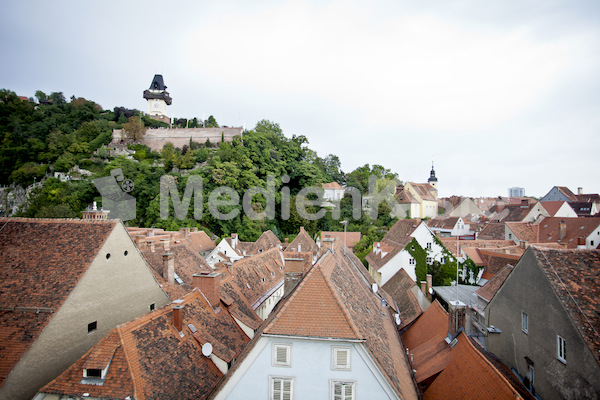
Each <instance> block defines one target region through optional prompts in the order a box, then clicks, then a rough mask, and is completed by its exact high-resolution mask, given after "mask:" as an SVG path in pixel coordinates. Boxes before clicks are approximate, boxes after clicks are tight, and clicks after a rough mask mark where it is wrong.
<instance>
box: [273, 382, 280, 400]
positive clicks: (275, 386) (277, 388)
mask: <svg viewBox="0 0 600 400" xmlns="http://www.w3.org/2000/svg"><path fill="white" fill-rule="evenodd" d="M273 399H274V400H279V399H281V379H273Z"/></svg>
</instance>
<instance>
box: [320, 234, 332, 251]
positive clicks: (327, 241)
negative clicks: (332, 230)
mask: <svg viewBox="0 0 600 400" xmlns="http://www.w3.org/2000/svg"><path fill="white" fill-rule="evenodd" d="M334 244H335V238H331V237H326V238H322V239H321V249H323V251H325V250H327V249H331V250H333V248H334Z"/></svg>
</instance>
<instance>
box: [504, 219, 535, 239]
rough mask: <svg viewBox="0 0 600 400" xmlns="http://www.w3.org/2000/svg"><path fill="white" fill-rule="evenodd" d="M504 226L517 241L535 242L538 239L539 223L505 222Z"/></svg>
mask: <svg viewBox="0 0 600 400" xmlns="http://www.w3.org/2000/svg"><path fill="white" fill-rule="evenodd" d="M506 227H507V228H508V229H510V231H511V232H512V233H513V235H515V238H516V239H517V240H519V241H525V242H529V243H537V242H538V241H539V237H538V236H539V225H536V224H532V223H531V222H506Z"/></svg>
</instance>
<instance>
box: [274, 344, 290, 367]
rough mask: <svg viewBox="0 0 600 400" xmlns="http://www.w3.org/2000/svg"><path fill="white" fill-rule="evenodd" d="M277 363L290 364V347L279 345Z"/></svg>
mask: <svg viewBox="0 0 600 400" xmlns="http://www.w3.org/2000/svg"><path fill="white" fill-rule="evenodd" d="M276 349H277V355H276V357H277V358H276V359H277V364H288V349H287V347H283V346H277V347H276Z"/></svg>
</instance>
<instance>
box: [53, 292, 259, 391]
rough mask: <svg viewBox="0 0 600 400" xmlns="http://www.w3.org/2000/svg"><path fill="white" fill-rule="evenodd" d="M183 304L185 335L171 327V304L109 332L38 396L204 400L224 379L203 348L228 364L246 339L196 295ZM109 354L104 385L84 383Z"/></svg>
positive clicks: (224, 315) (229, 318)
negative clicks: (85, 370) (88, 368)
mask: <svg viewBox="0 0 600 400" xmlns="http://www.w3.org/2000/svg"><path fill="white" fill-rule="evenodd" d="M181 304H182V305H183V306H184V307H183V330H182V333H183V335H180V334H179V332H178V331H177V330H176V329H175V328H174V326H173V321H172V318H173V317H172V309H171V305H169V306H167V307H164V308H162V309H160V310H156V311H154V312H152V313H150V314H147V315H145V316H142V317H140V318H138V319H135V320H133V321H131V322H129V323H126V324H123V325H120V326H118V327H117V328H115V329H113V330H112V331H111V332H110V333H109V334H108V335H107V336H106V337H105V338H104V339H103V340H102V341H100V342H99V343H98V344H97V345H96V346H95V347H94V348H92V350H90V351H89V352H88V353H86V355H84V356H83V357H82V358H81V359H80V360H78V361H77V362H76V363H75V364H73V365H72V366H71V367H70V368H69V369H68V370H67V371H65V372H64V373H63V374H61V375H60V376H59V377H58V378H56V379H55V380H54V381H52V382H50V383H49V384H48V385H46V386H45V387H44V388H42V390H41V392H43V393H56V394H65V395H77V396H82V395H83V393H89V394H90V396H92V397H107V398H125V397H126V396H130V397H132V398H137V399H155V398H169V399H171V398H178V399H204V398H207V397H208V395H209V394H210V392H212V390H213V389H214V388H215V387H216V385H217V384H218V383H219V381H220V380H221V378H222V377H223V374H222V372H221V371H220V370H219V369H218V368H217V367H216V366H215V364H214V363H213V362H212V361H211V360H210V358H207V357H205V356H203V355H202V345H203V344H204V343H207V342H209V343H211V344H212V346H213V353H214V354H215V355H216V356H217V357H223V359H224V360H225V361H230V360H231V359H232V358H234V357H235V356H237V355H239V354H240V353H241V351H242V350H243V349H244V347H245V346H246V344H247V343H248V342H249V338H248V337H246V336H245V335H244V333H243V331H242V330H241V329H240V328H239V326H237V324H236V323H235V321H234V319H233V318H232V316H231V315H230V314H229V313H228V312H227V311H226V310H223V309H220V310H218V312H217V311H215V310H213V308H212V307H211V306H210V305H209V304H208V302H207V301H206V299H205V298H204V296H202V294H201V293H200V292H199V291H197V290H194V291H193V292H192V293H190V294H188V295H186V296H185V297H184V298H183V299H182V303H181ZM192 326H193V328H192ZM193 329H196V333H194V332H193ZM111 352H114V357H113V358H112V359H111V360H110V365H109V366H108V373H107V375H106V378H105V379H104V382H103V384H102V385H90V384H85V382H84V383H82V372H83V368H85V367H86V366H88V365H91V364H90V363H93V364H94V365H99V364H98V362H99V361H100V360H106V357H105V355H106V354H109V353H111ZM96 354H98V355H101V356H100V357H96V356H95V355H96Z"/></svg>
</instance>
